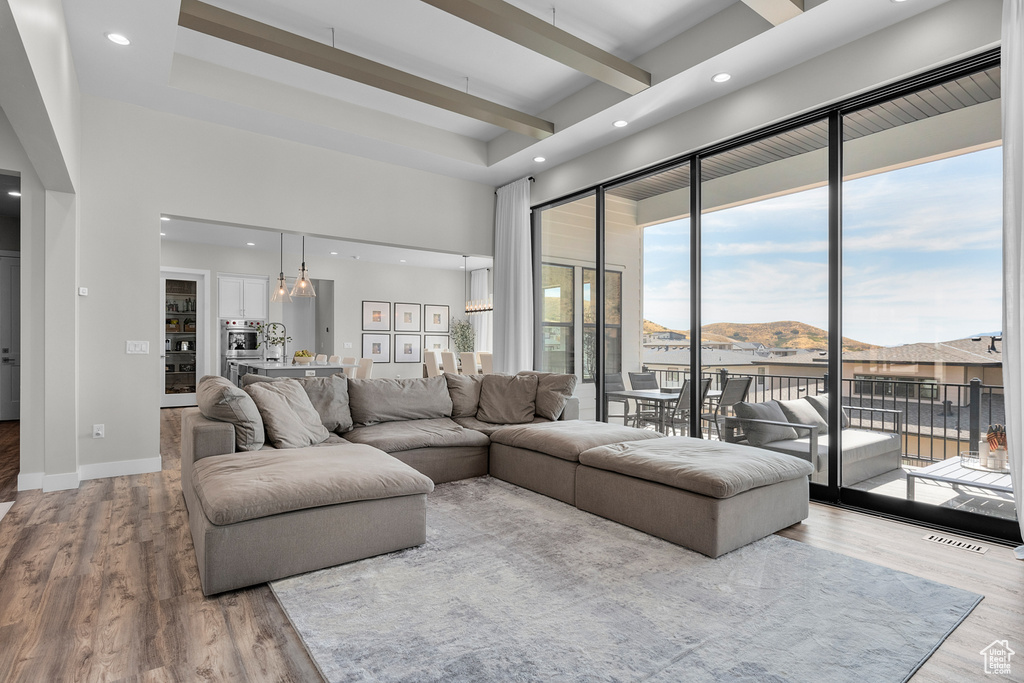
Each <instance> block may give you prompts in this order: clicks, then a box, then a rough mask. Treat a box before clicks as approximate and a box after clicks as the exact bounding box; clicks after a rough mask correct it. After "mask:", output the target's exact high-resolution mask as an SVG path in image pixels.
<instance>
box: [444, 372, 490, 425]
mask: <svg viewBox="0 0 1024 683" xmlns="http://www.w3.org/2000/svg"><path fill="white" fill-rule="evenodd" d="M483 379H484V375H456V374H453V373H450V372H446V373H444V381H445V382H447V383H448V395H449V396H451V398H452V417H475V416H476V411H478V410H479V409H480V387H481V386H482V383H483Z"/></svg>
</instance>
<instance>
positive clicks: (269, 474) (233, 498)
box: [192, 443, 434, 526]
mask: <svg viewBox="0 0 1024 683" xmlns="http://www.w3.org/2000/svg"><path fill="white" fill-rule="evenodd" d="M192 483H193V486H194V487H195V491H196V495H197V496H198V498H199V502H200V503H201V504H202V506H203V511H204V512H205V513H206V517H207V518H208V519H209V520H210V522H212V523H213V524H216V525H218V526H222V525H225V524H234V523H236V522H243V521H245V520H247V519H258V518H260V517H269V516H270V515H276V514H281V513H284V512H291V511H292V510H302V509H305V508H313V507H320V506H323V505H337V504H339V503H351V502H355V501H358V500H376V499H380V498H395V497H398V496H410V495H415V494H423V493H429V492H430V491H432V490H433V489H434V484H433V482H431V481H430V479H429V478H428V477H426V476H424V475H422V474H420V473H419V472H417V471H416V470H414V469H413V468H411V467H409V466H408V465H406V464H405V463H402V462H399V461H398V460H396V459H394V458H392V457H391V456H390V455H388V454H386V453H382V452H381V451H379V450H377V449H376V448H370V447H369V446H360V445H357V444H351V443H350V444H346V445H344V446H334V447H333V448H299V449H290V450H280V451H260V452H258V453H232V454H228V455H218V456H216V457H211V458H203V459H202V460H200V461H199V462H197V463H196V465H195V468H194V469H193V471H192Z"/></svg>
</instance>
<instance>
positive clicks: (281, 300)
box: [270, 232, 292, 304]
mask: <svg viewBox="0 0 1024 683" xmlns="http://www.w3.org/2000/svg"><path fill="white" fill-rule="evenodd" d="M291 300H292V298H291V297H290V296H288V282H287V281H286V280H285V278H284V233H283V232H282V233H281V272H280V273H278V275H277V289H275V290H274V295H273V296H272V297H270V303H272V304H286V303H288V302H289V301H291Z"/></svg>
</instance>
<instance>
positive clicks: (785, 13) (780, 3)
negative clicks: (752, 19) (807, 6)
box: [743, 0, 804, 26]
mask: <svg viewBox="0 0 1024 683" xmlns="http://www.w3.org/2000/svg"><path fill="white" fill-rule="evenodd" d="M743 4H745V5H746V6H747V7H749V8H750V9H752V10H754V11H755V12H757V13H758V14H760V15H761V16H762V17H764V18H765V19H767V20H768V21H769V22H771V24H772V26H778V25H779V24H781V23H783V22H785V21H789V20H790V19H794V18H796V17H798V16H800V15H801V14H803V13H804V0H743Z"/></svg>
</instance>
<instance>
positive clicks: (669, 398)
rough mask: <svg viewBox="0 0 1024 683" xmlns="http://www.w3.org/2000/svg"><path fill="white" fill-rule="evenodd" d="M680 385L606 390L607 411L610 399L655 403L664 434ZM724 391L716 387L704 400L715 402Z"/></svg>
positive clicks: (677, 397) (660, 428) (666, 430)
mask: <svg viewBox="0 0 1024 683" xmlns="http://www.w3.org/2000/svg"><path fill="white" fill-rule="evenodd" d="M679 391H680V388H679V387H665V388H662V389H623V390H619V391H606V392H605V394H604V403H605V413H606V414H607V412H608V401H609V400H622V399H632V400H634V401H636V402H637V403H648V404H651V405H654V406H655V407H656V408H657V411H658V423H657V426H658V431H659V432H661V433H662V434H667V433H668V425H669V421H670V420H669V416H671V415H672V411H673V410H674V409H675V405H676V403H677V402H678V401H679ZM721 396H722V392H721V391H719V390H716V389H712V390H710V391H708V393H707V396H705V397H704V400H705V401H706V402H707V403H710V404H713V403H714V402H715V401H717V400H718V399H719V398H721Z"/></svg>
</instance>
